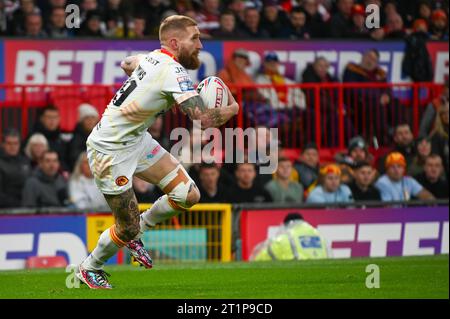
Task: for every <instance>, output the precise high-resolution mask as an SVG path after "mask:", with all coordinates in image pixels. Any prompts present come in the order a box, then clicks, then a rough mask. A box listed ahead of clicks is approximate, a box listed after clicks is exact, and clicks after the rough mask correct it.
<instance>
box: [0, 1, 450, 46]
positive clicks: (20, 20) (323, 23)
mask: <svg viewBox="0 0 450 319" xmlns="http://www.w3.org/2000/svg"><path fill="white" fill-rule="evenodd" d="M68 4H76V5H78V6H79V8H80V16H79V17H75V18H73V17H69V19H68V20H69V21H70V22H72V23H76V24H78V25H79V26H80V27H79V28H70V29H68V28H66V17H67V15H68V13H66V11H65V7H66V6H67V5H68ZM370 4H376V5H378V6H379V8H380V19H381V21H380V23H381V25H380V28H376V29H373V30H368V29H367V28H365V16H366V13H365V7H366V6H368V5H370ZM69 13H71V11H70V12H69ZM173 14H183V15H187V16H190V17H192V18H194V19H195V20H196V21H198V23H199V28H200V30H201V32H202V37H203V38H210V39H235V40H236V39H249V38H251V39H269V38H279V39H318V38H339V39H345V38H362V39H374V40H378V41H379V40H383V39H401V38H404V37H405V36H407V35H408V34H410V33H412V32H415V31H418V30H421V31H423V32H424V33H425V34H426V37H427V38H429V39H435V40H447V39H448V1H440V0H433V1H427V0H414V1H410V0H408V1H407V0H387V1H380V0H360V1H357V0H299V1H295V0H279V1H277V0H247V1H246V0H224V1H220V0H203V1H202V0H180V1H171V0H133V1H131V0H128V1H127V0H78V1H67V0H48V1H47V0H15V1H14V0H0V35H3V36H20V37H28V38H60V39H61V38H72V37H96V38H127V39H146V38H157V36H158V29H159V24H160V21H161V20H162V19H164V18H165V17H167V16H170V15H173Z"/></svg>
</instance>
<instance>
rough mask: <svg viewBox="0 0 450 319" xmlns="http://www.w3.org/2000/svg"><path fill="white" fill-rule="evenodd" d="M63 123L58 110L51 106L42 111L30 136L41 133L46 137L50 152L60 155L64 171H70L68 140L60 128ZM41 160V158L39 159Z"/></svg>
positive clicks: (59, 159)
mask: <svg viewBox="0 0 450 319" xmlns="http://www.w3.org/2000/svg"><path fill="white" fill-rule="evenodd" d="M60 123H61V116H60V113H59V110H58V108H56V107H54V106H52V105H49V106H46V107H45V108H43V109H42V113H41V115H40V117H39V120H38V121H37V123H36V124H35V127H34V129H33V131H32V133H31V134H30V136H31V135H33V134H34V133H41V134H43V135H44V136H45V138H46V139H47V142H48V146H49V149H50V150H53V151H56V152H57V153H58V162H59V163H60V165H61V168H62V169H63V170H68V168H69V165H68V162H67V155H66V154H67V144H68V139H67V137H66V135H65V134H63V133H62V132H61V129H60V127H59V125H60ZM38 159H39V158H38Z"/></svg>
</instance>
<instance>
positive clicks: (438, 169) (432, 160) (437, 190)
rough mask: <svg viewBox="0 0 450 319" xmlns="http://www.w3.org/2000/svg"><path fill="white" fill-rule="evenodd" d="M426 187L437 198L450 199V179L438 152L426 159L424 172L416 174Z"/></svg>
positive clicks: (416, 177) (417, 178)
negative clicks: (446, 175) (447, 177)
mask: <svg viewBox="0 0 450 319" xmlns="http://www.w3.org/2000/svg"><path fill="white" fill-rule="evenodd" d="M415 179H416V180H417V182H419V183H420V184H421V185H422V186H423V187H425V189H427V190H429V191H430V193H431V194H433V196H434V197H436V198H437V199H448V198H449V190H448V181H447V179H446V178H445V174H444V165H442V158H441V157H440V156H439V155H437V154H431V155H430V156H428V157H427V158H426V159H425V166H424V170H423V172H422V173H420V174H418V175H416V176H415Z"/></svg>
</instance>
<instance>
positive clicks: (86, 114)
mask: <svg viewBox="0 0 450 319" xmlns="http://www.w3.org/2000/svg"><path fill="white" fill-rule="evenodd" d="M98 120H99V114H98V111H97V109H96V108H95V107H94V106H93V105H91V104H88V103H83V104H81V105H80V106H78V122H77V125H76V126H75V130H74V132H73V137H72V140H71V141H70V143H69V152H68V161H69V165H70V168H71V169H73V167H74V166H75V162H76V161H77V160H78V158H79V155H80V154H81V153H82V152H86V141H87V138H88V137H89V134H91V131H92V130H93V128H94V127H95V125H97V123H98Z"/></svg>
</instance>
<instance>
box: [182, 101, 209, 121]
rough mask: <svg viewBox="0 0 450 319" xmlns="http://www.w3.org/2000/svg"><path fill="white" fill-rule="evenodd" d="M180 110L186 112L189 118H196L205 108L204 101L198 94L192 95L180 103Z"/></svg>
mask: <svg viewBox="0 0 450 319" xmlns="http://www.w3.org/2000/svg"><path fill="white" fill-rule="evenodd" d="M180 108H181V110H182V111H183V112H184V113H186V114H187V115H188V116H189V118H190V119H191V120H197V119H198V117H199V114H201V113H203V112H204V111H206V110H207V107H206V105H205V103H204V102H203V100H202V98H201V97H200V96H199V95H196V96H193V97H191V98H189V99H187V100H185V101H183V102H182V103H181V104H180Z"/></svg>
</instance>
